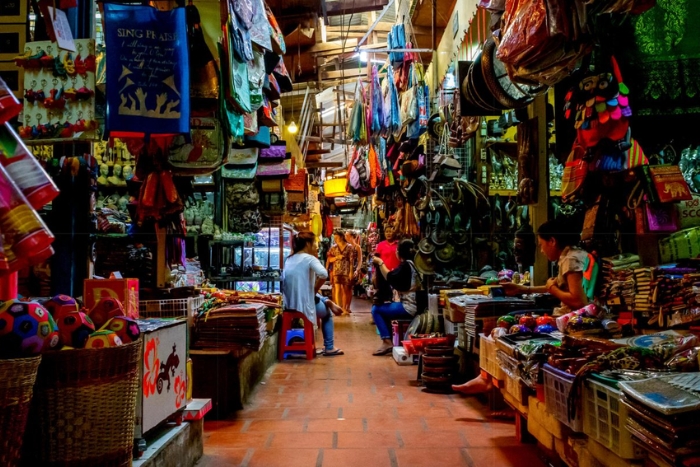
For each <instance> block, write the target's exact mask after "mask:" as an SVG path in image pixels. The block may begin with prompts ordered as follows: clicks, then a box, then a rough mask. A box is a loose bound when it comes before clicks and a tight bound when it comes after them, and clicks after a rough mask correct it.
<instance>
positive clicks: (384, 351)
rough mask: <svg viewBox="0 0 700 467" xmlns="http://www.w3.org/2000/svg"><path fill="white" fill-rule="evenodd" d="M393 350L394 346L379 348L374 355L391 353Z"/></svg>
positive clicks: (379, 355)
mask: <svg viewBox="0 0 700 467" xmlns="http://www.w3.org/2000/svg"><path fill="white" fill-rule="evenodd" d="M393 350H394V349H393V347H389V348H388V349H382V350H377V351H375V352H374V353H373V354H372V355H374V356H375V357H381V356H382V355H389V354H391V352H392V351H393Z"/></svg>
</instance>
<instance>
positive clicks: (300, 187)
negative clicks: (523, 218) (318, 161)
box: [284, 169, 306, 193]
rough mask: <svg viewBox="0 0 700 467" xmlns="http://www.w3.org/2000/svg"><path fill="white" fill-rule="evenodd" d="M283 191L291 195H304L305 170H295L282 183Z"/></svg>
mask: <svg viewBox="0 0 700 467" xmlns="http://www.w3.org/2000/svg"><path fill="white" fill-rule="evenodd" d="M284 189H285V190H287V191H288V192H292V193H304V192H305V191H306V169H297V171H296V173H294V170H293V169H292V172H291V173H290V175H289V178H287V179H286V180H285V181H284Z"/></svg>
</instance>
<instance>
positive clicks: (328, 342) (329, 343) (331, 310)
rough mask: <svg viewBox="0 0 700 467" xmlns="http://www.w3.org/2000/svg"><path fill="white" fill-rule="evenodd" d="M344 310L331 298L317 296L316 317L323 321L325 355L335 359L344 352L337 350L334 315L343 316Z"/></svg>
mask: <svg viewBox="0 0 700 467" xmlns="http://www.w3.org/2000/svg"><path fill="white" fill-rule="evenodd" d="M342 314H343V309H342V308H340V307H339V306H338V305H336V304H335V302H333V301H332V300H331V299H330V298H328V297H324V296H323V295H321V294H316V317H317V318H319V319H320V320H321V333H322V334H323V352H322V353H323V355H324V356H326V357H333V356H335V355H343V354H344V352H343V351H342V350H340V349H336V348H335V342H334V335H333V315H336V316H341V315H342Z"/></svg>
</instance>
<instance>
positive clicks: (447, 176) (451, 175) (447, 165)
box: [429, 125, 462, 182]
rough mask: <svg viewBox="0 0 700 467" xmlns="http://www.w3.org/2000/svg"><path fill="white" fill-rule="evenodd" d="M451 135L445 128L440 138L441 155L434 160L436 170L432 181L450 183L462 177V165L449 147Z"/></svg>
mask: <svg viewBox="0 0 700 467" xmlns="http://www.w3.org/2000/svg"><path fill="white" fill-rule="evenodd" d="M445 126H446V125H445ZM449 133H450V132H449V130H448V129H447V128H445V129H444V130H443V131H442V134H441V136H440V153H439V154H436V155H435V157H434V158H433V167H434V169H433V173H432V174H431V175H430V178H429V180H430V181H436V182H449V181H453V180H455V179H458V178H460V177H461V175H462V164H460V163H459V161H458V160H457V159H456V158H455V157H454V149H453V148H452V147H450V145H449Z"/></svg>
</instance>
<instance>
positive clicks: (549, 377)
mask: <svg viewBox="0 0 700 467" xmlns="http://www.w3.org/2000/svg"><path fill="white" fill-rule="evenodd" d="M542 372H543V375H544V402H545V406H546V407H547V412H549V413H551V414H552V415H554V417H556V419H557V420H559V421H560V422H562V423H563V424H564V425H566V426H568V427H569V428H571V429H572V430H573V431H575V432H577V433H580V432H582V431H583V417H582V416H581V411H580V410H579V411H578V412H577V413H576V418H574V419H573V420H569V407H568V405H567V404H568V402H567V399H568V397H569V391H570V390H571V386H572V385H573V384H574V378H575V376H574V375H570V374H568V373H564V372H563V371H560V370H557V369H556V368H554V367H553V366H550V365H547V364H545V365H544V367H543V368H542Z"/></svg>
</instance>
